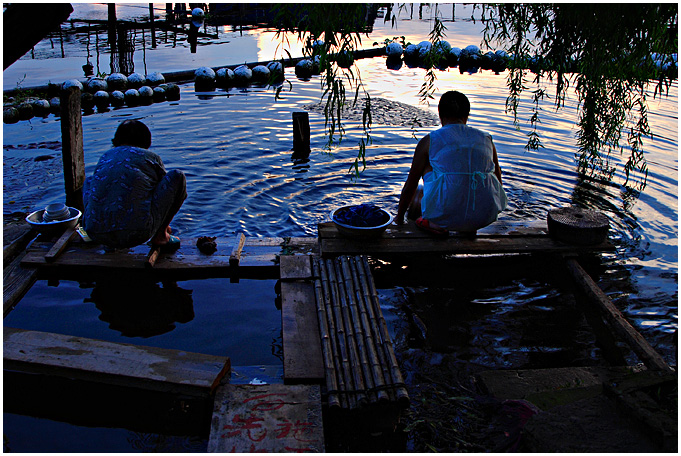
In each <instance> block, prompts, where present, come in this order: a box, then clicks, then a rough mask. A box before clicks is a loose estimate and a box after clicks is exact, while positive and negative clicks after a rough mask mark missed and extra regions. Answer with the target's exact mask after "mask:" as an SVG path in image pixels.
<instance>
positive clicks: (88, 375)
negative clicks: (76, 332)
mask: <svg viewBox="0 0 681 456" xmlns="http://www.w3.org/2000/svg"><path fill="white" fill-rule="evenodd" d="M3 338H4V343H3V362H4V366H3V367H4V369H7V370H17V371H21V372H29V373H36V374H49V375H56V376H64V377H69V378H74V379H78V380H85V381H93V382H101V383H107V384H111V385H121V386H129V387H136V388H142V389H150V390H154V391H163V392H173V393H180V394H188V395H191V396H199V397H206V396H208V395H210V394H211V392H212V391H213V390H214V389H215V388H216V387H217V386H218V384H219V383H220V380H221V379H222V378H223V377H224V376H225V375H228V374H229V370H230V360H229V358H228V357H224V356H211V355H204V354H200V353H190V352H186V351H180V350H169V349H163V348H155V347H144V346H139V345H131V344H117V343H112V342H106V341H102V340H95V339H86V338H82V337H74V336H66V335H62V334H53V333H46V332H38V331H26V330H22V329H13V328H7V327H5V328H4V330H3Z"/></svg>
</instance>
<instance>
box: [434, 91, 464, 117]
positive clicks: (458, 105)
mask: <svg viewBox="0 0 681 456" xmlns="http://www.w3.org/2000/svg"><path fill="white" fill-rule="evenodd" d="M437 111H438V113H439V114H440V117H441V118H443V119H464V118H467V117H468V115H469V114H470V112H471V104H470V102H469V101H468V98H467V97H466V95H464V94H463V93H461V92H458V91H456V90H450V91H449V92H445V93H444V94H443V95H442V97H440V103H439V104H438V105H437Z"/></svg>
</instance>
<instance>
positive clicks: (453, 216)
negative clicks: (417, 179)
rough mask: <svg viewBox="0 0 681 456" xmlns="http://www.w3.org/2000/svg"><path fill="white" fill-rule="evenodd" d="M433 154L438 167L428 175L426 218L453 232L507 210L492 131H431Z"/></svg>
mask: <svg viewBox="0 0 681 456" xmlns="http://www.w3.org/2000/svg"><path fill="white" fill-rule="evenodd" d="M429 157H430V165H431V166H432V167H433V171H432V172H429V173H426V174H425V175H424V176H423V199H422V200H421V211H422V214H423V218H425V219H427V220H429V221H431V222H433V223H436V224H437V225H440V226H442V227H445V228H447V229H449V230H452V231H475V230H478V229H480V228H483V227H485V226H487V225H489V224H490V223H492V222H494V221H495V220H496V219H497V216H498V214H499V212H501V211H503V210H504V209H506V205H507V199H506V192H504V189H503V187H502V186H501V183H500V182H499V179H497V177H496V176H495V175H494V160H493V157H494V152H493V149H492V137H491V136H490V135H489V134H488V133H485V132H483V131H481V130H478V129H476V128H472V127H469V126H467V125H464V124H449V125H445V126H443V127H441V128H439V129H438V130H435V131H434V132H432V133H430V151H429Z"/></svg>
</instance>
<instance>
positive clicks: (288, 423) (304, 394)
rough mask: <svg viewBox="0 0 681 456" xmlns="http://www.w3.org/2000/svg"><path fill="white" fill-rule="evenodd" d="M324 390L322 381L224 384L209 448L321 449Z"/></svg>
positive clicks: (225, 450)
mask: <svg viewBox="0 0 681 456" xmlns="http://www.w3.org/2000/svg"><path fill="white" fill-rule="evenodd" d="M320 394H321V393H320V389H319V386H318V385H281V384H272V385H223V386H220V387H219V388H218V390H217V392H216V394H215V402H214V408H213V418H212V422H211V432H210V437H209V440H208V452H210V453H254V452H272V453H275V452H276V453H284V452H286V453H292V452H323V451H324V432H323V425H322V404H321V395H320Z"/></svg>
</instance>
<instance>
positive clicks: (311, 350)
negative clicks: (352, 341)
mask: <svg viewBox="0 0 681 456" xmlns="http://www.w3.org/2000/svg"><path fill="white" fill-rule="evenodd" d="M281 301H282V302H281V331H282V339H283V351H284V381H285V382H286V383H294V382H300V383H312V382H322V381H323V380H324V362H323V360H322V351H321V346H322V343H321V339H320V338H319V322H318V319H317V307H316V304H315V295H314V286H313V285H312V283H310V282H282V284H281Z"/></svg>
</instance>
